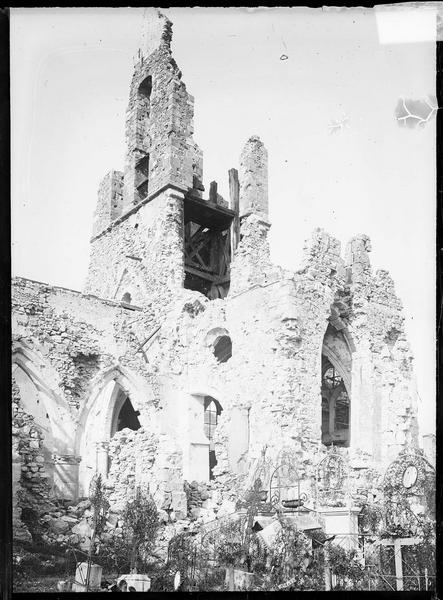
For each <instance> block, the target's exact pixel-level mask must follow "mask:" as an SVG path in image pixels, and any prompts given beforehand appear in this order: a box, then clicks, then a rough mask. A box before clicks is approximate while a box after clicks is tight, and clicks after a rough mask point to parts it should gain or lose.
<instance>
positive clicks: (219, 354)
mask: <svg viewBox="0 0 443 600" xmlns="http://www.w3.org/2000/svg"><path fill="white" fill-rule="evenodd" d="M214 356H215V358H216V359H217V360H218V362H219V363H224V362H226V361H228V360H229V359H230V358H231V356H232V342H231V338H230V337H229V336H228V335H222V336H221V337H220V338H218V340H217V341H216V343H215V344H214Z"/></svg>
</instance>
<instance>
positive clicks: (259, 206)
mask: <svg viewBox="0 0 443 600" xmlns="http://www.w3.org/2000/svg"><path fill="white" fill-rule="evenodd" d="M239 178H240V218H242V217H247V216H248V215H250V214H252V213H253V214H256V215H261V216H262V217H264V218H265V219H267V218H268V151H267V150H266V148H265V146H264V144H263V142H262V141H261V140H260V138H259V137H258V136H256V135H253V136H251V137H250V138H249V140H248V141H247V142H246V144H245V146H244V148H243V151H242V153H241V156H240V170H239Z"/></svg>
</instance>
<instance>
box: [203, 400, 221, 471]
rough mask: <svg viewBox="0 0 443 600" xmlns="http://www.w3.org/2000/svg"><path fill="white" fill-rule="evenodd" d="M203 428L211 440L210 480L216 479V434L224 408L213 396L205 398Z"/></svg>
mask: <svg viewBox="0 0 443 600" xmlns="http://www.w3.org/2000/svg"><path fill="white" fill-rule="evenodd" d="M203 406H204V413H203V426H204V432H205V435H206V437H207V438H208V440H209V479H214V473H213V469H214V467H215V466H216V464H217V457H216V455H215V444H214V433H215V430H216V427H217V423H218V419H219V417H220V415H221V412H222V408H221V406H220V404H219V403H218V402H217V400H214V398H211V396H205V399H204V404H203Z"/></svg>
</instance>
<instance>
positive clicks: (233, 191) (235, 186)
mask: <svg viewBox="0 0 443 600" xmlns="http://www.w3.org/2000/svg"><path fill="white" fill-rule="evenodd" d="M229 197H230V200H231V210H232V211H233V212H234V218H233V220H232V226H231V230H232V236H231V248H232V252H231V260H232V258H233V256H234V252H235V250H236V248H237V246H238V242H239V241H240V216H239V212H240V183H239V181H238V171H237V169H229Z"/></svg>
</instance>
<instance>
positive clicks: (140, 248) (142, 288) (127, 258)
mask: <svg viewBox="0 0 443 600" xmlns="http://www.w3.org/2000/svg"><path fill="white" fill-rule="evenodd" d="M182 222H183V196H182V195H181V194H180V193H179V192H177V191H174V190H168V191H166V192H164V193H162V194H160V195H159V196H157V197H156V198H155V199H154V200H152V201H151V202H149V203H148V204H144V205H142V206H140V207H138V208H137V210H134V212H133V213H132V214H130V215H129V216H128V217H127V218H125V219H124V220H122V221H121V222H117V223H116V224H115V225H114V226H112V227H111V228H110V229H109V230H108V231H107V232H105V234H103V235H100V236H98V237H96V238H93V240H92V242H91V259H90V265H89V271H88V278H87V283H86V287H85V293H90V294H95V295H97V296H99V297H101V298H108V299H110V300H116V301H117V302H119V301H120V300H121V299H122V296H123V294H124V293H125V292H126V291H129V292H132V303H133V304H135V305H138V306H140V307H143V308H145V309H146V310H147V311H149V313H148V314H150V316H151V317H153V316H154V315H155V313H156V312H157V310H158V305H159V304H163V303H165V302H166V303H167V302H168V300H169V301H170V300H171V299H172V298H173V295H174V293H177V291H178V290H179V289H180V288H182V287H183V281H184V262H183V249H182V248H183V227H182ZM128 284H129V285H128Z"/></svg>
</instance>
